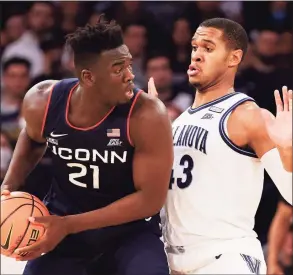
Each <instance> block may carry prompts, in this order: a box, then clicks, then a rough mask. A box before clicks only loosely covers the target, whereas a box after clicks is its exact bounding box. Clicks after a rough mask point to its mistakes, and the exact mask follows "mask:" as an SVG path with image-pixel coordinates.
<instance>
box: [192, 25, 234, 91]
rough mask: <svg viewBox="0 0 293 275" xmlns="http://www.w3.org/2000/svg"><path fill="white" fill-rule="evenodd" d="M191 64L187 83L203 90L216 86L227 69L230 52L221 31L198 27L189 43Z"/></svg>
mask: <svg viewBox="0 0 293 275" xmlns="http://www.w3.org/2000/svg"><path fill="white" fill-rule="evenodd" d="M191 45H192V53H191V64H190V66H189V69H188V71H187V74H188V77H189V82H190V83H191V84H192V85H193V86H195V87H196V88H198V89H199V91H201V90H205V89H206V88H208V87H211V86H213V85H216V84H217V83H218V82H220V81H221V80H222V79H223V78H224V77H225V73H226V72H227V69H228V68H229V65H230V64H229V57H230V54H231V53H230V50H229V49H228V47H227V46H226V43H225V41H224V38H223V33H222V31H221V30H218V29H215V28H207V27H199V28H198V29H197V30H196V32H195V34H194V36H193V38H192V41H191Z"/></svg>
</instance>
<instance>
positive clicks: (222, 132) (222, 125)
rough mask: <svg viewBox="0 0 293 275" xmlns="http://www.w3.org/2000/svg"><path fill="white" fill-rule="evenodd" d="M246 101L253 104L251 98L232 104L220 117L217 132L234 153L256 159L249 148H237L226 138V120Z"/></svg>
mask: <svg viewBox="0 0 293 275" xmlns="http://www.w3.org/2000/svg"><path fill="white" fill-rule="evenodd" d="M246 101H253V102H255V101H254V100H253V99H252V98H243V99H241V100H239V101H238V102H236V103H235V104H233V105H232V106H231V107H230V108H229V109H228V110H227V111H226V112H225V113H224V114H223V116H222V118H221V119H220V123H219V131H220V135H221V137H222V139H223V141H224V142H225V143H226V144H227V145H228V146H229V147H230V148H231V149H232V150H234V151H235V152H237V153H239V154H242V155H245V156H248V157H252V158H258V156H257V155H256V153H255V152H254V150H253V149H252V148H250V147H247V148H242V147H239V146H238V145H236V144H235V143H234V142H233V141H232V140H231V139H230V138H229V136H228V127H227V124H228V118H229V117H230V115H231V112H232V111H233V110H234V109H235V108H236V107H238V106H239V105H241V104H242V103H244V102H246Z"/></svg>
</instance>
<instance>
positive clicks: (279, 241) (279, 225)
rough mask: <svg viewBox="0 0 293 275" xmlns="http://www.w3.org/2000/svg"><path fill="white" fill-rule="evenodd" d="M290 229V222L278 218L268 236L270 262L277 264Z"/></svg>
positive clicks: (275, 219)
mask: <svg viewBox="0 0 293 275" xmlns="http://www.w3.org/2000/svg"><path fill="white" fill-rule="evenodd" d="M289 227H290V220H289V219H285V218H282V217H279V216H276V217H275V218H274V220H273V222H272V225H271V229H270V231H269V236H268V262H269V263H270V264H277V263H278V257H279V254H280V251H281V248H282V246H283V243H284V239H285V236H286V234H287V232H288V230H289Z"/></svg>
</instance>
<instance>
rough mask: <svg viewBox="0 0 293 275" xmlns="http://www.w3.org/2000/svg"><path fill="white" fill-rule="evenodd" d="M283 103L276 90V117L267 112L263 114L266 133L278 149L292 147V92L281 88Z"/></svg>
mask: <svg viewBox="0 0 293 275" xmlns="http://www.w3.org/2000/svg"><path fill="white" fill-rule="evenodd" d="M282 93H283V101H282V99H281V97H280V93H279V91H278V90H275V102H276V107H277V114H276V117H275V116H273V115H272V114H271V113H269V112H263V117H264V120H265V124H266V128H267V132H268V134H269V136H270V139H271V140H272V141H273V142H274V144H275V146H276V147H278V148H289V147H292V90H288V88H287V87H286V86H284V87H283V88H282Z"/></svg>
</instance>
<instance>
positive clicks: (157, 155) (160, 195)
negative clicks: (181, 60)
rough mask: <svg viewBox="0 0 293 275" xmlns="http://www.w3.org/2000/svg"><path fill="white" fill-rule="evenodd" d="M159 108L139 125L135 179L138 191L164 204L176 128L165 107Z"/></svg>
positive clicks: (134, 135) (140, 120)
mask: <svg viewBox="0 0 293 275" xmlns="http://www.w3.org/2000/svg"><path fill="white" fill-rule="evenodd" d="M155 105H156V106H155V107H154V108H150V110H148V112H147V113H145V114H143V115H141V116H139V118H138V120H137V121H136V122H135V131H134V132H133V137H134V138H133V140H134V145H135V154H134V160H133V173H134V174H133V177H134V184H135V187H136V189H137V190H141V191H143V192H144V194H146V195H147V196H151V197H152V199H154V200H158V201H162V200H165V197H166V193H167V191H168V186H169V181H170V175H171V169H172V165H173V142H172V127H171V122H170V120H169V118H168V115H167V112H166V110H165V107H164V106H161V103H156V104H155ZM152 109H153V110H152Z"/></svg>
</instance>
